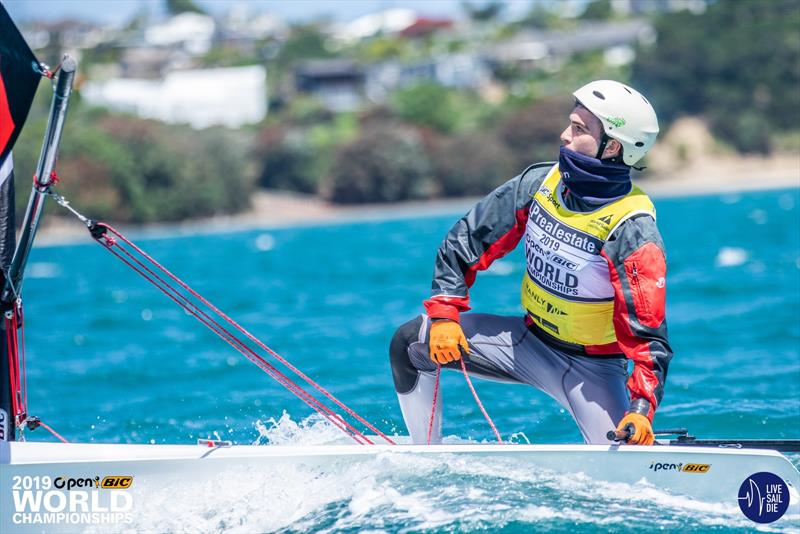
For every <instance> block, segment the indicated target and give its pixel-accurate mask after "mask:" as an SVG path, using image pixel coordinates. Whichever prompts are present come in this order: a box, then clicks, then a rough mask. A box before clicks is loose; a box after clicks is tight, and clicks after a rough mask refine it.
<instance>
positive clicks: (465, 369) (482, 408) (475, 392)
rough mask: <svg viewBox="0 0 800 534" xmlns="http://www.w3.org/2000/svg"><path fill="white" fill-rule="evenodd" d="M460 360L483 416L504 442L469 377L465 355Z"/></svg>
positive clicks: (499, 439) (498, 437) (498, 440)
mask: <svg viewBox="0 0 800 534" xmlns="http://www.w3.org/2000/svg"><path fill="white" fill-rule="evenodd" d="M459 361H460V362H461V370H462V371H463V372H464V378H465V379H466V381H467V385H468V386H469V389H470V391H472V396H473V397H474V398H475V402H476V403H477V404H478V408H480V409H481V412H483V416H484V417H485V418H486V421H487V422H488V423H489V426H490V427H492V431H493V432H494V435H495V436H496V437H497V442H498V443H503V439H502V438H501V437H500V433H499V432H498V431H497V427H496V426H494V421H492V418H491V417H489V413H488V412H487V411H486V408H484V407H483V403H482V402H481V399H480V398H478V392H477V391H475V387H474V386H473V385H472V380H470V379H469V373H467V366H466V364H465V363H464V357H463V356H462V357H461V359H460V360H459Z"/></svg>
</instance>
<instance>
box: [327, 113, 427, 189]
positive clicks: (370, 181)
mask: <svg viewBox="0 0 800 534" xmlns="http://www.w3.org/2000/svg"><path fill="white" fill-rule="evenodd" d="M430 192H431V184H430V163H429V161H428V157H427V155H426V153H425V150H424V148H423V145H422V142H421V139H420V137H419V135H418V134H417V132H416V131H415V130H414V129H413V128H409V127H407V126H405V127H404V126H402V125H399V124H393V123H391V122H387V123H382V124H373V125H370V126H369V127H366V128H364V130H363V132H362V134H361V135H360V136H359V137H358V139H356V140H355V141H353V142H352V143H350V144H348V145H345V146H344V147H342V148H340V149H339V150H338V151H337V152H336V155H335V158H334V164H333V165H332V166H331V169H330V172H329V174H328V176H327V177H326V180H325V183H324V184H323V187H322V193H323V196H324V197H325V198H327V199H328V200H331V201H333V202H340V203H345V204H357V203H364V202H398V201H401V200H409V199H415V198H425V197H428V196H430Z"/></svg>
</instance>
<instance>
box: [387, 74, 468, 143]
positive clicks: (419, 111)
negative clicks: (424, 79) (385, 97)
mask: <svg viewBox="0 0 800 534" xmlns="http://www.w3.org/2000/svg"><path fill="white" fill-rule="evenodd" d="M451 93H452V91H451V90H450V89H447V88H446V87H442V86H441V85H438V84H434V83H422V84H419V85H415V86H413V87H409V88H407V89H402V90H400V91H397V92H396V93H395V94H394V95H393V96H392V104H391V105H392V109H393V111H394V112H395V113H396V114H397V115H398V116H399V117H401V118H402V119H404V120H406V121H408V122H411V123H414V124H419V125H421V126H428V127H430V128H433V129H435V130H438V131H440V132H443V133H450V132H452V131H453V130H454V129H455V127H456V124H457V122H458V116H457V113H456V112H455V109H454V105H453V96H452V94H451Z"/></svg>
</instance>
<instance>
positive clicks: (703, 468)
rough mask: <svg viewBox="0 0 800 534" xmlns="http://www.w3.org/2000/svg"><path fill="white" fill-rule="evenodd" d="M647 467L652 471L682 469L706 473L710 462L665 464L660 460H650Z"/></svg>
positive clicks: (688, 471)
mask: <svg viewBox="0 0 800 534" xmlns="http://www.w3.org/2000/svg"><path fill="white" fill-rule="evenodd" d="M649 469H650V470H651V471H653V472H656V473H657V472H659V471H682V472H684V473H707V472H708V470H709V469H711V464H684V463H679V464H666V463H661V462H655V461H653V462H650V467H649Z"/></svg>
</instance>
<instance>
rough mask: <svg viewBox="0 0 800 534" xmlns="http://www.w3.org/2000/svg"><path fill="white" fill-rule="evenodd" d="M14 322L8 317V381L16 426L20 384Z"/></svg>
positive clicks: (12, 415)
mask: <svg viewBox="0 0 800 534" xmlns="http://www.w3.org/2000/svg"><path fill="white" fill-rule="evenodd" d="M12 329H13V321H12V319H11V318H10V317H6V332H7V334H6V343H7V347H8V380H9V382H10V386H11V411H12V412H13V413H12V414H11V417H13V419H14V422H15V424H16V423H18V419H17V416H18V415H19V408H18V406H17V392H18V391H19V383H18V381H17V372H18V368H17V367H18V365H19V364H18V362H17V356H16V350H15V348H16V346H15V345H14V343H15V336H14V334H13V330H12Z"/></svg>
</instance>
